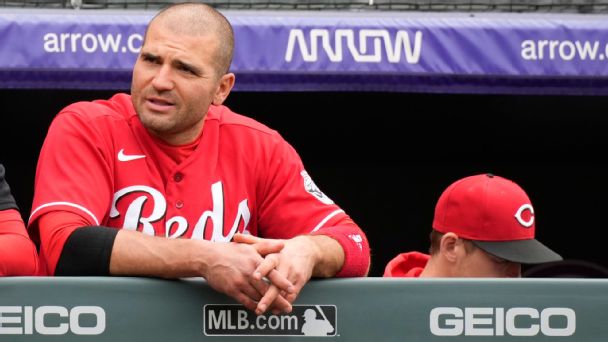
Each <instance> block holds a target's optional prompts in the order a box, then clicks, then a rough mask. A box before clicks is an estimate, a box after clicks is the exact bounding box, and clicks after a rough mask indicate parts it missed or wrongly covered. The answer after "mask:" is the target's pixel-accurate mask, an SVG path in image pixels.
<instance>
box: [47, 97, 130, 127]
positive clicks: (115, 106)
mask: <svg viewBox="0 0 608 342" xmlns="http://www.w3.org/2000/svg"><path fill="white" fill-rule="evenodd" d="M59 115H60V116H77V117H79V118H81V119H83V120H85V121H95V120H98V119H104V118H105V119H111V120H128V119H129V118H130V117H132V116H133V115H135V110H134V109H133V104H132V103H131V96H129V95H128V94H123V93H119V94H115V95H114V96H112V97H111V98H109V99H107V100H92V101H80V102H75V103H72V104H70V105H68V106H67V107H65V108H63V109H62V110H61V112H60V113H59Z"/></svg>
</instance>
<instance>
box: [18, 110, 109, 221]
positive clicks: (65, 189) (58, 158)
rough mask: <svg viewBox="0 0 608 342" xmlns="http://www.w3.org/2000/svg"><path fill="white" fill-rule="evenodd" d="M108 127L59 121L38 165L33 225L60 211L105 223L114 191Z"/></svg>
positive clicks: (74, 116)
mask: <svg viewBox="0 0 608 342" xmlns="http://www.w3.org/2000/svg"><path fill="white" fill-rule="evenodd" d="M77 105H78V104H76V105H73V106H75V107H73V108H75V109H78V108H79V107H78V106H77ZM88 105H90V104H88ZM84 110H95V108H82V111H84ZM103 126H104V122H102V121H100V120H98V121H95V120H94V119H89V118H87V117H85V116H84V115H82V114H80V113H77V112H72V111H64V112H61V113H59V115H58V116H57V117H56V118H55V120H53V123H52V124H51V127H50V128H49V132H48V134H47V136H46V139H45V140H44V144H43V146H42V150H41V152H40V157H39V159H38V166H37V169H36V183H35V189H34V190H35V191H34V202H33V205H32V214H31V216H30V220H29V222H30V225H31V224H32V223H33V222H35V221H36V220H37V218H38V217H39V216H40V215H42V214H44V213H45V212H50V211H55V210H63V211H69V212H73V213H75V214H77V215H81V216H83V217H85V218H86V220H87V221H88V222H89V224H90V225H99V224H100V222H101V221H102V220H103V218H104V216H105V215H106V214H107V212H108V211H109V209H108V208H109V206H110V203H111V200H112V188H113V187H112V175H113V163H112V155H111V152H110V151H111V147H110V146H108V145H110V144H111V143H112V142H111V141H109V140H107V138H106V137H104V134H103V130H104V128H103Z"/></svg>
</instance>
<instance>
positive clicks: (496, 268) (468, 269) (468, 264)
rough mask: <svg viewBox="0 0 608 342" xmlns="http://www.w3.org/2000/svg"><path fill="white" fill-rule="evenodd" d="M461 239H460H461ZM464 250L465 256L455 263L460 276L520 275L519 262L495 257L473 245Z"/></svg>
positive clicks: (507, 276)
mask: <svg viewBox="0 0 608 342" xmlns="http://www.w3.org/2000/svg"><path fill="white" fill-rule="evenodd" d="M461 241H462V240H461ZM463 242H464V243H469V244H471V248H469V249H468V250H467V251H466V256H464V257H463V258H461V259H460V260H459V262H458V264H457V266H456V267H457V268H458V273H459V276H460V277H488V278H516V277H521V264H518V263H514V262H511V261H507V260H504V259H501V258H499V257H496V256H494V255H492V254H490V253H487V252H486V251H484V250H482V249H480V248H478V247H475V246H474V245H473V244H472V243H471V242H468V241H463Z"/></svg>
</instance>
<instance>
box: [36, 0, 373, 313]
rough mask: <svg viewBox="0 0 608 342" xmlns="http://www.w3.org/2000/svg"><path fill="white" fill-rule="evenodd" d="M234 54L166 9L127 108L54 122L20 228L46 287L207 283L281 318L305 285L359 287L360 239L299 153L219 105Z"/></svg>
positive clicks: (222, 24)
mask: <svg viewBox="0 0 608 342" xmlns="http://www.w3.org/2000/svg"><path fill="white" fill-rule="evenodd" d="M233 44H234V38H233V32H232V28H231V26H230V24H229V23H228V21H227V20H226V18H225V17H224V16H223V15H221V14H220V13H219V12H217V11H216V10H214V9H213V8H211V7H209V6H206V5H203V4H178V5H173V6H170V7H168V8H166V9H165V10H163V11H161V12H160V13H159V14H158V15H157V16H156V17H154V18H153V19H152V21H151V22H150V24H149V26H148V28H147V31H146V36H145V39H144V43H143V46H142V49H141V52H140V55H139V57H138V59H137V61H136V63H135V66H134V69H133V81H132V87H131V96H129V95H126V94H117V95H115V96H113V97H112V98H110V99H109V100H103V101H101V100H100V101H93V102H81V103H76V104H73V105H70V106H68V107H66V108H65V109H63V110H62V111H61V112H60V113H59V114H58V116H57V117H56V118H55V119H54V121H53V123H52V124H51V127H50V129H49V132H48V135H47V137H46V140H45V142H44V146H43V148H42V151H41V154H40V158H39V162H38V167H37V174H36V186H35V196H34V204H33V210H32V214H31V217H30V223H29V225H30V228H31V229H32V231H33V232H38V233H39V235H40V243H41V247H40V254H41V259H42V260H43V262H44V264H45V267H46V269H47V271H48V273H49V274H52V275H142V276H156V277H163V278H176V277H191V276H202V277H204V278H205V279H206V280H207V281H208V283H209V284H210V286H212V287H213V288H215V289H216V290H218V291H220V292H223V293H225V294H227V295H229V296H231V297H233V298H234V299H236V300H237V301H238V302H240V303H242V304H243V305H244V306H245V307H247V308H249V309H251V310H255V311H256V312H257V313H258V314H261V313H263V312H265V311H266V310H268V309H272V310H273V311H275V312H278V311H285V312H289V311H290V310H291V303H292V302H293V301H294V300H295V298H296V296H297V294H298V293H299V291H300V290H301V288H302V287H303V286H304V284H305V283H306V282H307V281H308V280H309V279H310V278H311V277H332V276H337V277H351V276H364V275H366V273H367V271H368V267H369V246H368V242H367V239H366V237H365V234H364V233H363V231H362V230H361V229H360V228H359V227H358V226H357V225H356V224H355V223H354V222H353V221H352V220H351V219H350V218H349V216H348V215H347V214H345V213H344V211H343V210H342V209H340V208H339V207H338V206H337V205H336V204H334V202H333V201H332V200H331V199H330V198H329V197H327V196H326V195H325V194H323V193H322V192H321V191H320V190H319V189H318V188H317V186H316V185H315V183H314V182H313V181H312V179H311V177H310V176H309V175H308V173H307V172H306V171H305V169H304V167H303V165H302V162H301V160H300V158H299V156H298V154H297V153H296V151H295V150H294V149H293V148H292V147H291V146H290V145H289V144H288V143H287V142H285V140H283V138H282V137H281V136H280V135H279V134H278V133H277V132H276V131H274V130H271V129H269V128H268V127H266V126H264V125H262V124H260V123H258V122H256V121H254V120H252V119H249V118H247V117H244V116H241V115H238V114H235V113H233V112H232V111H231V110H230V109H229V108H227V107H225V106H223V105H222V103H223V102H224V100H225V99H226V97H227V96H228V94H229V93H230V91H231V89H232V87H233V85H234V82H235V76H234V74H232V73H230V72H229V71H228V69H229V66H230V62H231V59H232V53H233ZM237 233H239V234H237ZM235 235H236V237H235Z"/></svg>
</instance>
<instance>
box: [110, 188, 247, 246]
mask: <svg viewBox="0 0 608 342" xmlns="http://www.w3.org/2000/svg"><path fill="white" fill-rule="evenodd" d="M138 195H139V196H138ZM211 197H212V203H213V207H212V209H211V210H206V211H204V212H202V213H201V216H200V218H199V219H198V221H197V222H196V223H195V224H194V226H193V228H192V234H191V236H190V238H191V239H203V238H205V237H209V238H208V240H210V241H215V242H228V241H230V240H231V239H232V236H234V234H235V233H236V232H237V229H238V228H239V223H240V222H241V221H242V222H243V230H246V229H247V226H248V224H249V221H250V219H251V213H250V211H249V207H248V206H247V199H246V198H245V199H243V200H242V201H240V202H239V204H238V208H237V213H236V217H235V218H234V222H233V223H232V227H231V228H230V230H229V231H228V232H227V233H226V232H224V213H225V210H224V209H225V208H224V190H223V186H222V182H221V181H219V182H216V183H214V184H212V185H211ZM132 198H134V199H133V200H131V202H130V203H128V202H127V203H124V202H125V201H129V199H132ZM149 199H151V200H152V202H151V205H152V210H149V207H148V208H146V209H145V207H146V204H147V203H148V200H149ZM118 208H126V211H124V212H120V210H119V209H118ZM166 215H167V201H166V199H165V197H164V196H163V194H162V193H161V192H160V191H158V190H156V189H154V188H152V187H150V186H146V185H133V186H129V187H126V188H124V189H121V190H119V191H117V192H116V193H114V199H113V200H112V207H111V209H110V218H111V219H119V218H121V217H124V220H123V224H122V228H123V229H128V230H139V229H140V228H141V231H142V232H143V233H144V234H148V235H152V236H154V235H163V233H161V232H158V230H159V229H158V228H156V229H155V226H154V224H157V225H158V224H159V223H162V221H164V222H165V224H164V236H165V237H168V238H179V237H182V236H184V235H185V234H186V232H187V231H188V230H189V229H190V228H191V225H190V224H189V222H188V220H187V219H186V218H185V217H183V216H173V217H165V216H166ZM209 221H211V224H209ZM209 229H212V230H211V231H209ZM157 232H158V233H157Z"/></svg>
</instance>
